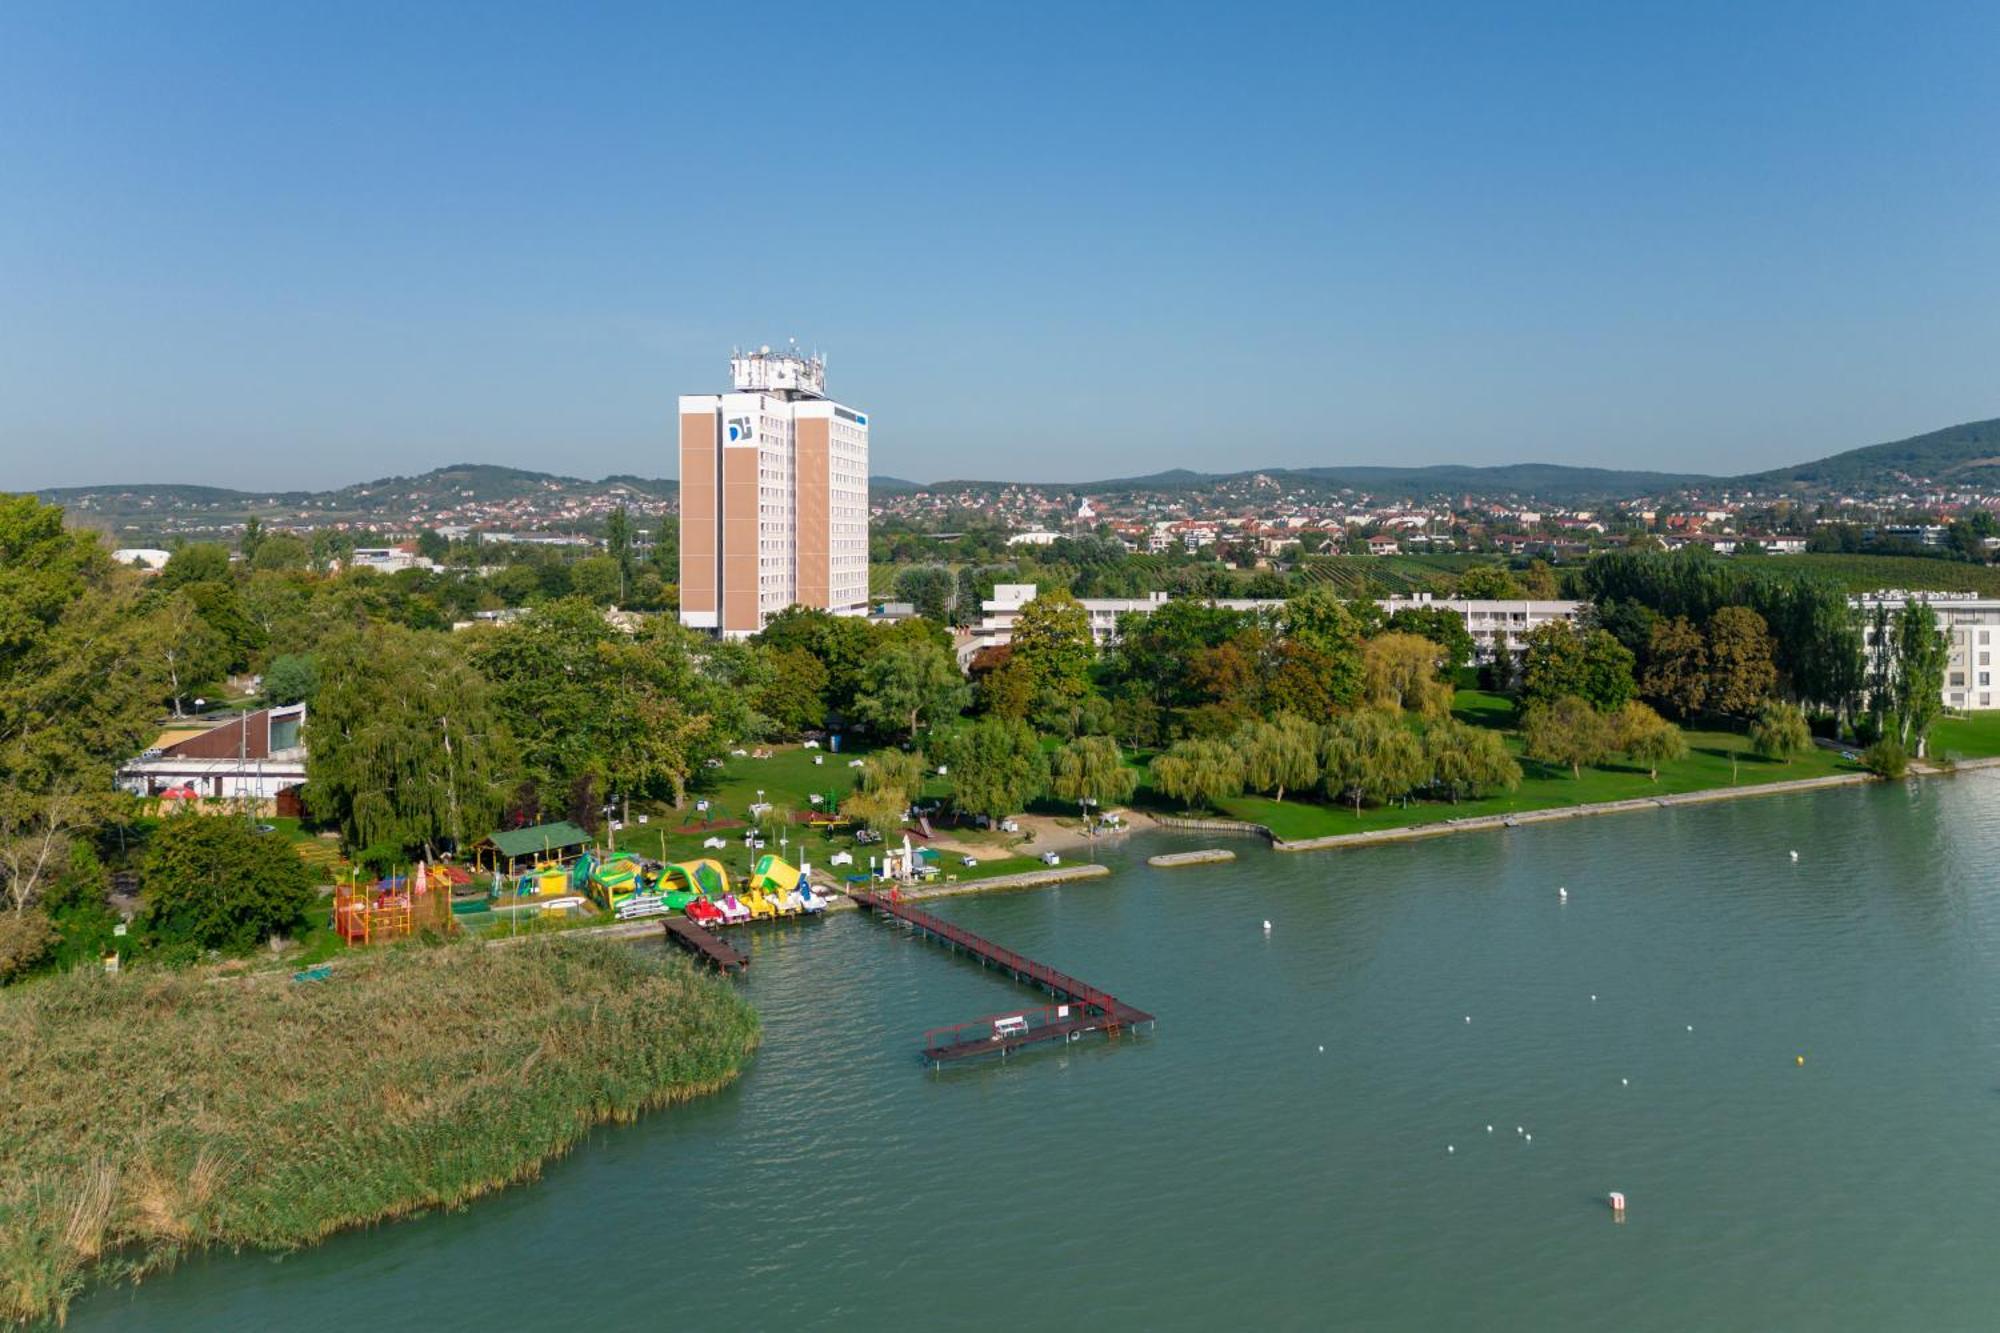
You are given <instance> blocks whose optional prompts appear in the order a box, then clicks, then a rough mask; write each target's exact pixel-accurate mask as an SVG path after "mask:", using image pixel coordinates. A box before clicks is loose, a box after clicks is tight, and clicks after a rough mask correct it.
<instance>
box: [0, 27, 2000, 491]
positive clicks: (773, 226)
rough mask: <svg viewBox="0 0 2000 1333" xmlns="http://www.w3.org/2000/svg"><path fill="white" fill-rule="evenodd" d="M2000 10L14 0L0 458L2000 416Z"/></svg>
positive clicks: (1049, 466) (169, 471)
mask: <svg viewBox="0 0 2000 1333" xmlns="http://www.w3.org/2000/svg"><path fill="white" fill-rule="evenodd" d="M1997 60H2000V6H1993V5H1991V4H1964V5H1945V6H1936V7H1929V6H1922V5H1907V4H1904V5H1889V4H1881V5H1873V4H1870V5H1862V4H1842V3H1814V4H1760V5H1741V4H1729V5H1707V4H1699V3H1696V4H1684V3H1677V4H1656V5H1647V4H1641V5H1627V4H1616V5H1607V4H1602V3H1589V4H1575V5H1539V4H1532V3H1525V4H1512V5H1493V4H1484V3H1481V4H1466V5H1422V4H1407V3H1391V4H1381V5H1365V6H1340V5H1298V6H1288V5H1283V4H1262V5H1254V4H1240V3H1239V4H1229V5H1223V4H1217V5H1213V6H1200V7H1197V6H1180V5H1173V4H1164V5H1163V4H1145V5H1119V4H1095V3H1093V4H1087V5H1034V4H1028V5H998V4H987V5H977V4H974V5H935V4H911V5H904V6H879V5H868V6H863V5H851V4H838V5H835V4H825V3H820V4H810V5H801V6H798V7H796V8H788V7H786V6H783V5H776V4H767V5H763V6H759V7H755V8H752V7H748V6H738V5H715V6H707V7H702V8H699V9H695V8H689V9H686V10H682V9H678V8H675V7H672V6H668V5H644V6H630V7H622V6H618V5H579V6H557V5H544V6H532V7H530V6H508V5H505V4H497V3H496V4H484V5H477V6H474V5H465V6H452V5H446V4H442V3H438V4H422V5H408V4H384V5H372V4H364V3H342V4H338V5H321V6H301V5H273V4H269V3H257V4H243V5H203V4H176V5H161V4H151V3H139V4H123V5H121V4H111V3H88V4H77V3H69V2H67V0H65V2H63V3H52V4H34V3H15V4H10V5H7V6H4V7H0V464H4V473H0V485H7V486H18V487H32V486H42V485H58V484H69V483H94V482H106V481H115V480H159V481H164V480H183V481H199V482H210V483H220V484H231V483H240V484H244V485H247V486H252V487H278V486H287V485H301V486H320V485H330V484H340V483H344V482H347V481H352V480H359V479H363V478H367V477H373V476H379V475H383V474H388V473H408V472H415V471H420V470H422V469H424V468H426V467H430V466H434V465H437V464H442V463H446V462H456V461H464V460H469V461H480V462H495V463H508V464H514V465H517V466H523V467H537V468H544V469H547V470H551V471H558V472H568V473H576V474H583V475H590V476H599V475H603V474H606V473H610V472H636V473H640V474H644V475H671V474H672V473H673V471H674V458H673V409H674V396H675V395H676V394H678V393H682V392H695V391H704V390H710V389H713V388H716V387H719V386H720V385H721V384H722V381H723V379H724V376H725V373H726V358H727V355H728V352H729V348H730V347H731V345H732V344H736V343H743V344H752V343H757V342H765V341H768V342H779V341H782V340H783V339H785V338H787V337H797V338H798V339H799V340H800V341H801V342H803V343H808V344H811V345H815V346H818V347H821V348H823V349H825V350H826V351H827V353H828V355H829V362H830V368H829V382H830V385H831V387H832V389H833V391H834V392H835V393H836V394H837V395H838V396H840V397H842V398H845V399H847V400H849V401H851V402H854V403H855V404H857V405H859V406H862V407H864V408H866V409H867V410H869V411H870V413H871V414H872V422H873V430H874V466H875V470H876V471H878V472H884V473H892V474H896V475H901V476H908V477H915V478H919V479H925V480H929V479H935V478H939V477H949V476H968V475H970V476H1010V477H1020V478H1024V479H1083V478H1090V477H1101V476H1117V475H1130V474H1133V473H1138V472H1147V471H1153V470H1157V469H1160V468H1167V467H1176V466H1187V467H1196V468H1207V469H1216V468H1225V467H1226V468H1232V469H1233V468H1240V467H1250V466H1263V465H1311V464H1329V463H1339V462H1371V463H1423V462H1473V463H1499V462H1510V461H1520V460H1542V461H1554V462H1567V463H1589V464H1602V465H1609V466H1644V467H1662V468H1664V467H1672V468H1686V469H1691V470H1701V471H1716V472H1725V473H1726V472H1735V471H1742V470H1747V469H1750V468H1755V467H1764V466H1770V465H1775V464H1778V463H1782V462H1788V461H1795V460H1799V459H1804V458H1808V457H1813V456H1817V455H1820V454H1823V453H1827V452H1832V451H1835V450H1838V449H1841V448H1847V447H1851V446H1854V445H1860V444H1867V443H1873V442H1876V441H1879V440H1883V439H1890V438H1896V437H1899V436H1903V435H1909V434H1914V433H1916V432H1919V431H1922V430H1927V429H1931V428H1933V427H1938V426H1943V425H1947V424H1950V423H1953V422H1958V421H1964V420H1971V419H1976V418H1982V417H1989V416H1995V415H2000V134H1996V130H2000V111H1996V107H2000V99H1996V98H1995V97H1994V95H1993V82H1992V79H1993V74H1992V71H1993V70H1994V68H1995V67H1996V61H1997Z"/></svg>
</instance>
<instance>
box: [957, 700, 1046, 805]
mask: <svg viewBox="0 0 2000 1333" xmlns="http://www.w3.org/2000/svg"><path fill="white" fill-rule="evenodd" d="M934 748H935V752H936V758H937V759H938V760H939V762H940V763H941V764H942V765H943V767H944V768H945V770H946V776H948V777H949V778H950V779H951V793H952V795H951V799H952V804H953V805H955V806H957V807H958V809H959V810H961V811H963V812H964V813H966V814H970V815H985V816H986V817H988V818H989V819H993V820H998V819H1001V818H1003V817H1004V816H1007V815H1011V814H1015V813H1017V812H1019V811H1020V810H1023V809H1025V808H1026V807H1027V804H1028V802H1030V801H1032V800H1034V799H1035V798H1036V797H1037V796H1040V795H1041V794H1042V793H1043V792H1045V791H1047V790H1048V785H1049V761H1048V757H1047V756H1046V755H1045V754H1043V753H1042V747H1041V743H1040V742H1039V741H1038V740H1037V739H1036V736H1035V732H1034V728H1032V727H1030V726H1029V725H1028V724H1027V723H1026V722H1022V721H1019V720H1018V719H1008V718H1000V717H987V718H981V719H980V720H978V721H977V722H973V723H971V724H970V725H968V726H965V727H961V728H959V729H958V730H957V731H954V732H951V733H950V734H948V735H946V736H945V737H943V738H942V739H941V740H940V741H939V742H938V743H937V745H936V746H935V747H934Z"/></svg>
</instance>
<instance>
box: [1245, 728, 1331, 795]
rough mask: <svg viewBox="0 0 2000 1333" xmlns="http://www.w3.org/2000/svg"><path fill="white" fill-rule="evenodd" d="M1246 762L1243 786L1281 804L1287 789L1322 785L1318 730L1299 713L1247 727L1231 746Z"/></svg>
mask: <svg viewBox="0 0 2000 1333" xmlns="http://www.w3.org/2000/svg"><path fill="white" fill-rule="evenodd" d="M1232 743H1233V744H1234V746H1235V748H1236V752H1237V753H1238V754H1239V755H1240V756H1242V760H1243V783H1244V785H1245V786H1247V787H1249V788H1250V789H1251V790H1252V791H1261V792H1269V793H1271V795H1272V797H1273V799H1275V800H1277V801H1278V802H1280V803H1282V802H1283V801H1284V799H1285V792H1286V791H1287V790H1288V789H1293V788H1301V787H1310V786H1312V784H1313V783H1315V782H1318V781H1319V729H1318V728H1317V727H1315V726H1314V725H1313V724H1312V723H1310V722H1308V721H1306V720H1305V719H1304V718H1302V717H1300V716H1298V715H1297V714H1296V713H1280V714H1278V715H1277V716H1276V717H1274V718H1272V719H1271V720H1270V721H1268V722H1263V721H1258V722H1251V723H1248V724H1246V725H1245V726H1244V727H1243V729H1242V730H1240V731H1239V732H1237V733H1236V736H1235V738H1234V740H1233V742H1232Z"/></svg>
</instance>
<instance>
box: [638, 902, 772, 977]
mask: <svg viewBox="0 0 2000 1333" xmlns="http://www.w3.org/2000/svg"><path fill="white" fill-rule="evenodd" d="M660 924H661V925H662V926H665V927H666V931H667V938H668V939H670V940H672V941H673V942H674V943H676V944H678V945H680V946H681V947H682V948H683V949H686V950H688V951H689V952H690V953H692V954H693V955H694V956H695V957H697V958H701V959H705V960H707V961H708V962H711V963H713V964H715V970H716V971H718V972H742V971H744V970H746V969H747V968H749V966H750V955H749V954H747V953H744V952H743V951H742V950H741V949H739V948H737V947H736V946H735V945H733V944H731V943H729V942H728V941H726V940H722V939H718V938H717V937H716V936H714V935H713V934H711V933H709V932H708V931H706V930H703V929H702V928H701V927H700V926H697V925H696V924H695V923H694V922H692V921H690V920H688V919H687V918H686V917H684V916H680V915H674V916H669V917H663V918H662V919H661V921H660Z"/></svg>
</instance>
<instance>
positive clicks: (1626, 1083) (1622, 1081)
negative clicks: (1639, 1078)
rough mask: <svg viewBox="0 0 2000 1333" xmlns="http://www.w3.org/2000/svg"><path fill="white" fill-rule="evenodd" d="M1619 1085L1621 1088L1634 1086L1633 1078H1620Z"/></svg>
mask: <svg viewBox="0 0 2000 1333" xmlns="http://www.w3.org/2000/svg"><path fill="white" fill-rule="evenodd" d="M1618 1086H1619V1087H1621V1088H1629V1087H1631V1086H1632V1080H1631V1079H1629V1078H1621V1079H1619V1080H1618Z"/></svg>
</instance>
